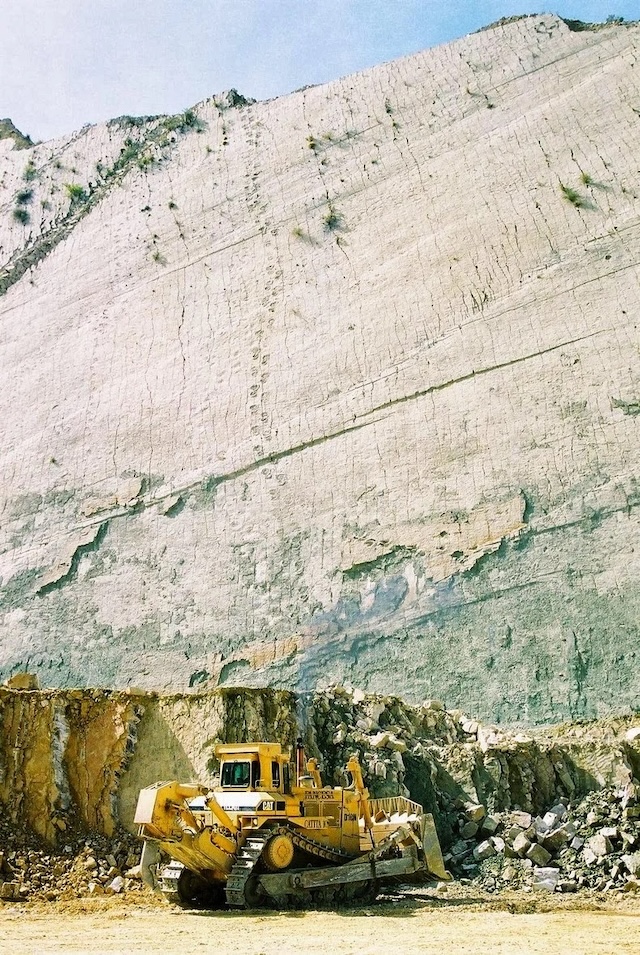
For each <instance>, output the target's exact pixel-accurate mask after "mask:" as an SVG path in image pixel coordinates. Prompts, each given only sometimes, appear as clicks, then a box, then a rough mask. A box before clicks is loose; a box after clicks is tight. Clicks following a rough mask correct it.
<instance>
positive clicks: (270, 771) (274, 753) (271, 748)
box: [215, 743, 289, 793]
mask: <svg viewBox="0 0 640 955" xmlns="http://www.w3.org/2000/svg"><path fill="white" fill-rule="evenodd" d="M215 754H216V756H217V757H218V759H219V760H220V788H221V789H223V790H227V791H229V790H231V791H233V790H236V791H237V790H267V791H268V792H279V793H283V792H287V791H288V788H289V787H288V781H289V754H288V753H282V750H281V748H280V745H279V744H277V743H257V744H256V743H254V744H248V743H245V744H243V743H238V744H236V743H233V744H228V743H225V744H220V745H218V746H216V748H215Z"/></svg>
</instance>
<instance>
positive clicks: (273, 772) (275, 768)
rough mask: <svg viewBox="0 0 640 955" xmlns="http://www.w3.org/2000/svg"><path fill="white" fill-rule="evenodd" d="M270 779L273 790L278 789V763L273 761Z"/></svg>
mask: <svg viewBox="0 0 640 955" xmlns="http://www.w3.org/2000/svg"><path fill="white" fill-rule="evenodd" d="M271 779H272V783H273V788H274V789H280V763H279V762H277V761H276V760H275V759H274V760H273V762H272V763H271Z"/></svg>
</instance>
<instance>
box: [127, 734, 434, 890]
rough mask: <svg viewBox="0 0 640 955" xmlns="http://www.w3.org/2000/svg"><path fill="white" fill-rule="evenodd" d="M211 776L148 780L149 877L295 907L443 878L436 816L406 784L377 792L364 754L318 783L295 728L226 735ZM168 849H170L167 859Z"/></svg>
mask: <svg viewBox="0 0 640 955" xmlns="http://www.w3.org/2000/svg"><path fill="white" fill-rule="evenodd" d="M215 754H216V757H217V758H218V759H219V761H220V777H219V781H216V784H215V785H214V787H213V788H209V787H207V786H200V785H196V784H184V783H179V782H176V781H173V782H159V783H155V785H153V786H149V787H147V788H146V789H143V790H142V791H141V793H140V796H139V798H138V805H137V808H136V814H135V822H136V824H137V825H138V834H139V835H140V837H141V838H142V839H144V847H143V852H142V858H141V866H142V875H143V878H144V879H145V881H146V882H148V883H149V884H151V885H153V886H154V888H159V889H160V891H162V892H163V893H164V894H165V895H166V896H167V897H169V898H170V899H172V900H174V901H176V902H178V903H180V904H182V905H187V906H191V905H202V906H208V907H211V908H216V907H222V906H224V905H225V904H226V905H227V906H229V907H232V908H254V907H257V906H261V905H276V906H278V907H281V908H282V907H299V906H300V905H306V904H312V903H315V904H325V905H327V904H328V905H331V904H339V903H345V902H348V901H351V900H355V899H358V898H374V897H375V895H377V894H378V892H379V890H380V887H381V886H382V885H384V884H389V883H392V882H409V881H424V880H428V879H438V880H445V881H448V880H449V879H450V878H451V876H450V875H449V873H448V872H447V871H446V869H445V866H444V862H443V859H442V852H441V849H440V843H439V841H438V836H437V833H436V829H435V826H434V822H433V817H432V816H431V815H430V814H429V813H425V812H423V810H422V806H420V805H418V803H415V802H412V800H410V799H406V798H405V797H404V796H393V797H387V798H383V799H370V798H369V793H368V791H367V789H366V788H365V786H364V782H363V777H362V770H361V767H360V763H359V761H358V758H357V756H352V757H351V758H350V760H349V761H348V763H347V767H346V768H347V771H348V774H349V776H350V782H349V785H348V786H346V787H331V786H323V784H322V779H321V777H320V772H319V770H318V764H317V761H316V760H315V759H309V760H307V759H306V757H305V754H304V749H303V746H302V741H301V740H298V744H297V747H296V751H295V758H294V759H293V760H292V759H291V754H290V753H289V751H286V752H283V751H282V747H281V746H280V744H279V743H242V744H220V745H218V746H216V747H215ZM160 850H162V851H163V852H164V853H165V854H167V855H168V856H169V857H170V861H169V862H168V863H166V864H161V863H160V861H159V860H160V858H161V852H160Z"/></svg>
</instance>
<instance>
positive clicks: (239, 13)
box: [0, 0, 640, 139]
mask: <svg viewBox="0 0 640 955" xmlns="http://www.w3.org/2000/svg"><path fill="white" fill-rule="evenodd" d="M545 9H546V10H547V11H548V10H553V11H554V12H558V13H560V15H561V16H564V17H568V18H573V19H580V20H586V21H591V22H595V21H601V20H604V19H606V17H607V16H609V15H617V16H622V17H624V18H625V19H627V20H631V19H638V18H640V0H633V2H632V0H622V2H620V0H607V2H606V3H601V2H590V0H583V2H578V0H575V2H574V0H563V2H562V3H561V5H558V6H557V7H546V8H545V7H544V6H543V5H541V6H536V5H535V3H534V5H531V4H527V3H526V2H525V3H520V2H518V0H510V2H509V0H507V2H499V0H457V2H456V0H0V22H2V26H3V43H2V48H1V52H0V117H4V116H8V117H10V118H11V119H13V121H14V122H15V123H16V125H17V126H18V127H19V128H20V129H21V130H22V131H23V132H27V133H29V134H30V135H31V136H32V137H33V138H35V139H50V138H52V137H55V136H59V135H63V134H65V133H70V132H72V131H73V130H74V129H78V128H79V127H80V126H82V125H83V124H84V123H95V122H100V121H101V120H105V119H109V118H111V117H114V116H119V115H121V114H123V113H129V114H133V115H140V114H149V113H172V112H178V111H179V110H182V109H184V108H186V107H187V106H190V105H193V104H194V103H196V102H197V101H198V100H201V99H204V98H205V97H207V96H210V95H211V94H213V93H217V92H220V91H221V90H224V89H229V88H230V87H235V88H236V89H238V90H240V92H241V93H244V94H245V95H246V96H253V97H255V98H257V99H266V98H268V97H272V96H278V95H281V94H283V93H287V92H291V90H294V89H297V88H298V87H300V86H306V85H309V84H314V83H323V82H326V81H328V80H331V79H335V78H336V77H339V76H344V75H345V74H347V73H353V72H356V71H357V70H361V69H365V68H366V67H368V66H374V65H375V64H377V63H382V62H384V61H385V60H391V59H395V58H396V57H398V56H403V55H404V54H406V53H413V52H415V51H417V50H421V49H424V48H425V47H429V46H434V45H436V44H438V43H444V42H446V41H448V40H452V39H454V38H456V37H459V36H463V35H464V34H465V33H470V32H472V31H473V30H477V29H479V28H480V27H482V26H486V25H487V24H489V23H491V22H493V21H495V20H497V19H499V18H500V17H503V16H510V15H512V14H516V13H535V12H541V11H543V10H545Z"/></svg>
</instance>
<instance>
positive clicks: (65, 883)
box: [0, 825, 143, 902]
mask: <svg viewBox="0 0 640 955" xmlns="http://www.w3.org/2000/svg"><path fill="white" fill-rule="evenodd" d="M0 839H1V840H2V845H3V846H4V850H3V851H0V900H2V901H4V902H8V901H14V902H15V901H20V902H25V901H50V902H54V901H58V900H69V899H73V898H82V897H85V896H92V895H93V896H97V895H121V894H123V893H130V892H140V891H141V889H142V887H143V884H142V882H141V881H140V878H139V865H138V863H139V860H140V843H139V841H138V840H137V839H135V838H134V837H133V836H131V835H129V834H128V833H125V832H119V833H118V835H117V836H116V837H115V838H114V839H113V840H109V839H107V838H105V837H104V836H100V835H95V834H92V835H89V836H86V835H83V836H82V837H79V838H78V839H73V840H70V842H69V843H68V844H67V845H65V846H62V847H61V848H59V849H56V850H53V849H52V848H51V847H47V846H46V845H43V844H42V843H41V842H39V841H38V840H37V839H35V838H34V837H33V836H32V835H30V834H27V833H21V832H16V831H15V830H11V829H9V827H8V826H6V825H3V826H0Z"/></svg>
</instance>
